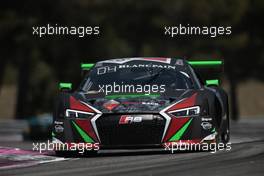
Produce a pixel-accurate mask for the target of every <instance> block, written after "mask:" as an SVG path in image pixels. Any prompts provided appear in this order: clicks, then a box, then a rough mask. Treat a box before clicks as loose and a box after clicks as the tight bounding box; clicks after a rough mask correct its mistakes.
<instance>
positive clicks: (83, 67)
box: [81, 63, 94, 76]
mask: <svg viewBox="0 0 264 176" xmlns="http://www.w3.org/2000/svg"><path fill="white" fill-rule="evenodd" d="M93 66H94V64H85V63H82V64H81V70H82V76H84V75H86V74H87V73H88V72H89V71H90V70H91V68H92V67H93Z"/></svg>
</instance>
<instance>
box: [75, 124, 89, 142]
mask: <svg viewBox="0 0 264 176" xmlns="http://www.w3.org/2000/svg"><path fill="white" fill-rule="evenodd" d="M72 124H73V125H74V127H75V128H76V129H77V131H78V132H79V134H80V135H81V136H82V138H83V140H84V142H87V143H92V142H94V141H93V139H92V138H91V137H90V136H88V135H87V134H86V133H85V131H83V130H82V129H81V128H80V127H79V126H78V125H77V124H76V123H75V122H74V121H72Z"/></svg>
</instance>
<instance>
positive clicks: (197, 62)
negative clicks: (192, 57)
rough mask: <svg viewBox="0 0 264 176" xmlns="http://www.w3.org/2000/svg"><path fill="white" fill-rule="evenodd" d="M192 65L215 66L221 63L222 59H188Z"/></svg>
mask: <svg viewBox="0 0 264 176" xmlns="http://www.w3.org/2000/svg"><path fill="white" fill-rule="evenodd" d="M188 63H189V64H190V65H192V66H216V65H222V64H223V61H221V60H208V61H188Z"/></svg>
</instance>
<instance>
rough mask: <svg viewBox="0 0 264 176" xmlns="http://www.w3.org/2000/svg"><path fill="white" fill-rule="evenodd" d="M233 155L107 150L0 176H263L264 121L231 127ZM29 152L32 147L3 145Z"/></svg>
mask: <svg viewBox="0 0 264 176" xmlns="http://www.w3.org/2000/svg"><path fill="white" fill-rule="evenodd" d="M231 130H232V138H231V142H232V145H231V146H232V149H231V150H230V151H218V152H216V153H210V152H176V153H174V154H171V153H168V152H164V151H163V150H108V151H102V152H100V153H99V154H98V155H97V156H95V157H81V158H69V160H64V161H56V162H50V163H44V164H38V165H34V166H28V167H23V168H12V169H0V175H1V176H2V175H3V176H9V175H16V176H20V175H26V176H36V175H38V176H47V175H56V176H59V175H63V176H68V175H86V176H87V175H133V176H134V175H146V176H151V175H199V176H201V175H225V176H229V175H262V176H263V175H264V120H242V121H240V122H237V123H232V124H231ZM0 146H9V147H19V148H22V149H29V148H30V147H32V146H31V145H30V143H26V142H22V143H15V142H14V143H12V142H6V143H5V142H0Z"/></svg>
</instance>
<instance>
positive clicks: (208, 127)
mask: <svg viewBox="0 0 264 176" xmlns="http://www.w3.org/2000/svg"><path fill="white" fill-rule="evenodd" d="M201 126H202V127H203V129H204V130H210V129H211V128H212V127H213V125H212V124H211V123H210V122H202V123H201Z"/></svg>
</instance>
